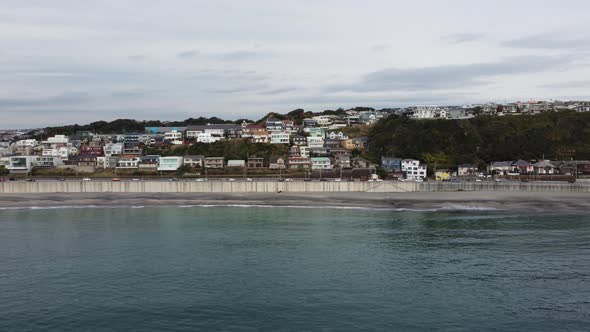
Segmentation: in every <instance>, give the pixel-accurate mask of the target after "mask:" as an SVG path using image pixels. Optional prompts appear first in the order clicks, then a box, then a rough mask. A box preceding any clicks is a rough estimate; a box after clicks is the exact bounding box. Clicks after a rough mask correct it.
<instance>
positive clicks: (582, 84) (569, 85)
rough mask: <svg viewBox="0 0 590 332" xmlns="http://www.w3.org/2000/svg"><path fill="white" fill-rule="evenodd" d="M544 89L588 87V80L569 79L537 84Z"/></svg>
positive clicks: (589, 85) (589, 83) (589, 82)
mask: <svg viewBox="0 0 590 332" xmlns="http://www.w3.org/2000/svg"><path fill="white" fill-rule="evenodd" d="M539 87H540V88H544V89H584V88H588V87H590V81H570V82H557V83H550V84H543V85H540V86H539Z"/></svg>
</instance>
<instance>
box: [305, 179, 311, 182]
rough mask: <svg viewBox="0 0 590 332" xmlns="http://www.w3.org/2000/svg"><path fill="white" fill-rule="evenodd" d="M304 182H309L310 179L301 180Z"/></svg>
mask: <svg viewBox="0 0 590 332" xmlns="http://www.w3.org/2000/svg"><path fill="white" fill-rule="evenodd" d="M303 181H305V182H311V179H303Z"/></svg>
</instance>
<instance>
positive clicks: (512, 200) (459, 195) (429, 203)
mask: <svg viewBox="0 0 590 332" xmlns="http://www.w3.org/2000/svg"><path fill="white" fill-rule="evenodd" d="M190 205H219V206H232V205H240V206H242V205H246V206H285V207H335V208H336V207H337V208H381V209H410V210H425V211H427V210H450V211H452V210H490V211H494V210H495V211H514V210H520V211H531V212H585V211H590V194H587V193H546V192H537V193H530V192H528V193H524V192H428V193H425V192H415V193H218V194H210V193H207V194H201V193H195V194H173V193H166V194H161V193H148V194H123V193H101V194H96V193H69V194H61V193H60V194H55V193H54V194H0V209H6V208H31V207H39V208H43V207H47V208H52V207H69V206H96V207H101V206H102V207H107V206H108V207H113V206H122V207H123V206H190Z"/></svg>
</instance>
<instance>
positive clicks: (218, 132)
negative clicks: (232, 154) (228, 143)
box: [186, 124, 242, 138]
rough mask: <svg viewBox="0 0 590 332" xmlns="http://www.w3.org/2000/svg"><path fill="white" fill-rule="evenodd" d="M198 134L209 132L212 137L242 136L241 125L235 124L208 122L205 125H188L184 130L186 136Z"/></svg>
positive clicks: (192, 136)
mask: <svg viewBox="0 0 590 332" xmlns="http://www.w3.org/2000/svg"><path fill="white" fill-rule="evenodd" d="M199 134H210V135H211V136H212V137H220V138H239V137H241V136H242V126H241V125H237V124H208V125H205V126H189V127H188V128H187V130H186V137H187V138H196V137H197V136H198V135H199Z"/></svg>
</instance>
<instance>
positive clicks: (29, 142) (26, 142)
mask: <svg viewBox="0 0 590 332" xmlns="http://www.w3.org/2000/svg"><path fill="white" fill-rule="evenodd" d="M37 145H39V142H37V140H35V139H21V140H20V141H16V146H17V147H19V148H24V147H35V146H37Z"/></svg>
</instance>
